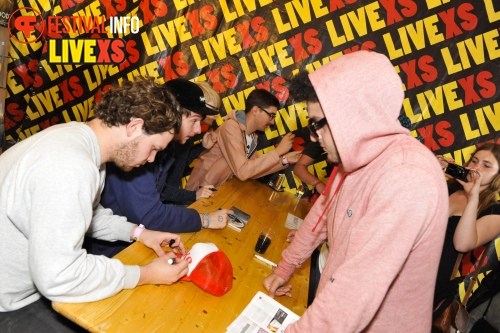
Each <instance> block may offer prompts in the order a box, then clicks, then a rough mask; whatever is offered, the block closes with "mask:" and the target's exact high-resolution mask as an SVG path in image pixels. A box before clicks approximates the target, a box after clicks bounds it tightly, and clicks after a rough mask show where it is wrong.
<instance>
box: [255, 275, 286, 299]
mask: <svg viewBox="0 0 500 333" xmlns="http://www.w3.org/2000/svg"><path fill="white" fill-rule="evenodd" d="M262 283H263V284H264V288H266V290H267V291H268V292H269V296H271V297H272V298H274V296H284V295H286V296H288V297H292V294H291V293H290V290H292V286H291V285H287V286H284V284H285V283H286V281H285V280H284V279H283V278H281V277H280V276H278V275H276V274H274V273H273V274H271V275H269V276H268V277H266V278H265V279H264V281H263V282H262Z"/></svg>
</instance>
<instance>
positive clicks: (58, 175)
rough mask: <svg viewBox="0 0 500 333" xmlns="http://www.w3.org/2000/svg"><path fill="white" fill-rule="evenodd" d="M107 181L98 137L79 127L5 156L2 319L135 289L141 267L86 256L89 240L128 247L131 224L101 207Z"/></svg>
mask: <svg viewBox="0 0 500 333" xmlns="http://www.w3.org/2000/svg"><path fill="white" fill-rule="evenodd" d="M104 179H105V169H104V166H101V162H100V152H99V145H98V141H97V137H96V136H95V134H94V132H93V131H92V130H91V129H90V128H89V127H88V126H87V125H85V124H82V123H75V122H73V123H68V124H61V125H54V126H52V127H50V128H48V129H45V130H43V131H42V132H40V133H38V134H35V135H33V136H32V137H30V138H28V139H26V140H24V141H22V142H20V143H18V144H16V145H15V146H13V147H12V148H10V149H9V150H7V151H6V152H5V153H3V154H2V155H0V281H1V283H0V311H3V312H5V311H12V310H16V309H19V308H22V307H24V306H26V305H28V304H30V303H33V302H35V301H36V300H38V299H39V298H40V297H41V295H44V296H45V297H47V298H49V299H51V300H54V301H61V302H89V301H95V300H99V299H103V298H106V297H109V296H112V295H114V294H116V293H117V292H119V291H120V290H122V289H124V288H133V287H135V286H136V285H137V283H138V281H139V277H140V269H139V267H138V266H126V265H123V264H122V263H121V262H120V261H118V260H116V259H109V258H106V257H104V256H93V255H89V254H87V252H86V251H85V250H84V249H82V244H83V240H84V236H85V234H86V233H87V234H88V235H89V236H92V237H95V238H99V239H105V240H111V241H113V240H123V241H130V232H131V230H132V228H133V227H134V224H132V223H130V222H127V220H126V218H124V217H120V216H116V215H113V213H112V211H111V210H109V209H104V208H103V207H102V206H100V205H99V200H100V194H101V191H102V188H103V186H104Z"/></svg>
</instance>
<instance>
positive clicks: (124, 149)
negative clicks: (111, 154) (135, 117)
mask: <svg viewBox="0 0 500 333" xmlns="http://www.w3.org/2000/svg"><path fill="white" fill-rule="evenodd" d="M141 140H142V139H141V138H140V137H139V138H135V139H134V140H133V141H131V142H127V143H123V144H121V145H120V147H118V148H117V149H116V151H115V158H114V159H113V161H114V163H115V164H116V166H117V167H119V168H120V169H122V170H123V171H130V170H132V169H133V168H134V167H135V165H132V161H133V158H134V155H135V153H136V152H137V147H138V146H139V142H140V141H141Z"/></svg>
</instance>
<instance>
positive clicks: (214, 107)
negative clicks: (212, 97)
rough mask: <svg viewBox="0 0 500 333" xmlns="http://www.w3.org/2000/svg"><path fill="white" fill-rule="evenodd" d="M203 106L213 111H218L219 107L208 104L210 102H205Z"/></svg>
mask: <svg viewBox="0 0 500 333" xmlns="http://www.w3.org/2000/svg"><path fill="white" fill-rule="evenodd" d="M205 106H206V107H207V108H209V109H211V110H214V111H217V112H219V108H218V107H216V106H213V105H210V104H208V103H205Z"/></svg>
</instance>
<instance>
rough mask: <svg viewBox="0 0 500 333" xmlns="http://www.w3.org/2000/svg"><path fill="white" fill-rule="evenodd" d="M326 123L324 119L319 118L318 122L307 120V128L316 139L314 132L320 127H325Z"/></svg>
mask: <svg viewBox="0 0 500 333" xmlns="http://www.w3.org/2000/svg"><path fill="white" fill-rule="evenodd" d="M326 123H327V120H326V118H321V119H320V120H318V121H313V120H312V119H309V125H307V127H308V128H309V130H310V131H311V133H312V134H313V135H314V136H315V137H318V132H316V131H317V130H319V129H320V128H321V127H323V126H325V125H326Z"/></svg>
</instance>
